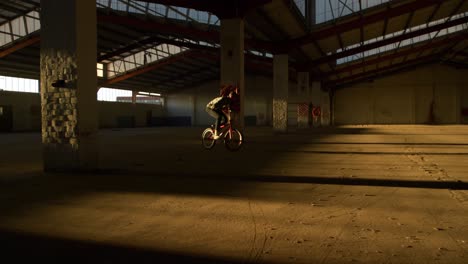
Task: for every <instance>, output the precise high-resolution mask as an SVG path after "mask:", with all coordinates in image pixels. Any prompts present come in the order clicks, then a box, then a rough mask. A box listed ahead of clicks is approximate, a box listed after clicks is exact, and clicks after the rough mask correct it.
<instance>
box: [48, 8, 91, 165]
mask: <svg viewBox="0 0 468 264" xmlns="http://www.w3.org/2000/svg"><path fill="white" fill-rule="evenodd" d="M96 38H97V29H96V1H95V0H67V1H63V0H41V58H40V63H41V77H40V86H41V107H42V143H43V150H44V170H45V171H88V170H95V169H97V166H98V164H97V162H98V153H97V132H98V112H97V76H96V72H97V70H96V54H97V51H96V44H97V40H96Z"/></svg>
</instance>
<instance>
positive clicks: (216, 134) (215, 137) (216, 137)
mask: <svg viewBox="0 0 468 264" xmlns="http://www.w3.org/2000/svg"><path fill="white" fill-rule="evenodd" d="M218 138H219V136H218V133H217V131H216V130H215V131H214V134H213V139H215V140H216V139H218Z"/></svg>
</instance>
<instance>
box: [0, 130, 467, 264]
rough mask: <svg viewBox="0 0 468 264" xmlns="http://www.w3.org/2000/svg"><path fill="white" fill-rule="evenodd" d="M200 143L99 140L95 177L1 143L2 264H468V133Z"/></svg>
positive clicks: (23, 142) (151, 135)
mask: <svg viewBox="0 0 468 264" xmlns="http://www.w3.org/2000/svg"><path fill="white" fill-rule="evenodd" d="M202 130H203V128H151V129H124V130H103V131H101V132H100V146H99V149H100V166H101V170H100V171H98V172H96V173H90V174H78V173H76V174H45V173H42V169H41V167H42V161H41V159H42V158H41V144H40V134H34V133H22V134H0V243H1V245H0V253H1V256H2V258H5V257H6V256H8V255H13V256H14V257H15V258H14V260H15V262H16V261H19V260H23V259H25V258H29V257H34V258H36V260H37V259H39V258H44V259H46V260H53V261H55V260H59V261H61V262H63V263H69V262H99V263H118V262H121V263H142V262H148V263H453V264H455V263H468V184H467V183H468V126H349V127H340V128H321V129H314V130H300V131H292V132H290V133H289V134H287V135H274V134H273V133H272V131H271V128H247V129H246V131H245V136H246V142H245V146H244V147H243V148H242V149H241V150H240V151H239V152H229V151H227V150H226V149H225V148H224V146H223V145H222V144H218V145H216V146H215V148H214V149H213V150H211V151H207V150H204V149H203V148H202V147H201V143H200V138H199V137H200V133H201V131H202ZM5 263H6V262H5Z"/></svg>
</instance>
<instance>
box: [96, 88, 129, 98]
mask: <svg viewBox="0 0 468 264" xmlns="http://www.w3.org/2000/svg"><path fill="white" fill-rule="evenodd" d="M119 96H120V97H122V96H125V97H131V96H132V91H130V90H121V89H113V88H105V87H102V88H101V89H99V92H98V101H108V102H117V97H119Z"/></svg>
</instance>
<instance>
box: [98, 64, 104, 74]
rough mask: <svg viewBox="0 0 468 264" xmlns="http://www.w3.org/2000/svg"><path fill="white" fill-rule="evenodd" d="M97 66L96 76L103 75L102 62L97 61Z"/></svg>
mask: <svg viewBox="0 0 468 264" xmlns="http://www.w3.org/2000/svg"><path fill="white" fill-rule="evenodd" d="M96 68H97V76H98V77H104V64H102V63H98V64H97V65H96Z"/></svg>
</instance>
